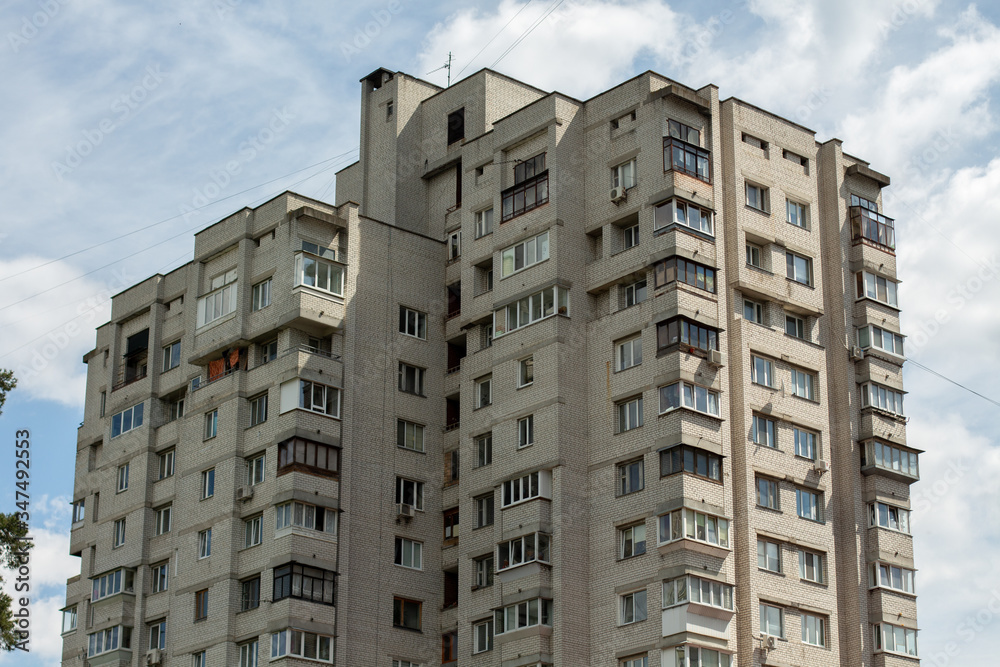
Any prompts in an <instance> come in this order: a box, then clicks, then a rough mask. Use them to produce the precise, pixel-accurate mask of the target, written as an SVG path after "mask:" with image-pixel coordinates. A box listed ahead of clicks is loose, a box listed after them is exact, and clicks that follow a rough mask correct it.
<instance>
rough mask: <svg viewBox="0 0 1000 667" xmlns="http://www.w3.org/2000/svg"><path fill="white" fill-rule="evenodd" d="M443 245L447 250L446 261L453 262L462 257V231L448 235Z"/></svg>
mask: <svg viewBox="0 0 1000 667" xmlns="http://www.w3.org/2000/svg"><path fill="white" fill-rule="evenodd" d="M445 245H446V246H447V248H448V261H449V262H451V261H454V260H456V259H458V258H459V257H461V256H462V230H457V231H454V232H452V233H450V234H448V240H447V241H446V243H445Z"/></svg>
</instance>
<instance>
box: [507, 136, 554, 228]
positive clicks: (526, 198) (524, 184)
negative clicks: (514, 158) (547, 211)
mask: <svg viewBox="0 0 1000 667" xmlns="http://www.w3.org/2000/svg"><path fill="white" fill-rule="evenodd" d="M500 200H501V203H502V206H503V209H502V215H501V219H500V222H507V221H508V220H510V219H511V218H515V217H517V216H519V215H522V214H524V213H527V212H528V211H531V210H533V209H535V208H537V207H539V206H541V205H542V204H545V203H547V202H548V201H549V172H548V171H546V170H545V153H540V154H539V155H536V156H535V157H532V158H528V159H527V160H524V161H522V162H519V163H518V164H517V165H515V167H514V186H513V187H510V188H507V189H506V190H504V191H503V192H502V193H500Z"/></svg>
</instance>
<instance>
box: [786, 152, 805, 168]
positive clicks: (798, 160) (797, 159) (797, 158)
mask: <svg viewBox="0 0 1000 667" xmlns="http://www.w3.org/2000/svg"><path fill="white" fill-rule="evenodd" d="M781 156H782V157H784V158H785V159H786V160H788V161H789V162H794V163H795V164H797V165H799V166H802V167H808V165H809V160H808V159H806V158H804V157H802V156H801V155H799V154H798V153H793V152H792V151H790V150H786V149H782V150H781Z"/></svg>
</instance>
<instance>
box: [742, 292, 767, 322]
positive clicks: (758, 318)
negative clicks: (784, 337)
mask: <svg viewBox="0 0 1000 667" xmlns="http://www.w3.org/2000/svg"><path fill="white" fill-rule="evenodd" d="M748 315H749V316H748ZM743 319H744V320H746V321H747V322H753V323H754V324H760V325H761V326H767V325H765V324H764V304H762V303H761V302H759V301H754V300H753V299H747V298H746V297H744V298H743Z"/></svg>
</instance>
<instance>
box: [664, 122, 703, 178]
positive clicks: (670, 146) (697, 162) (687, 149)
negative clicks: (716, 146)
mask: <svg viewBox="0 0 1000 667" xmlns="http://www.w3.org/2000/svg"><path fill="white" fill-rule="evenodd" d="M667 134H668V136H666V137H663V171H670V170H674V171H679V172H681V173H683V174H688V175H689V176H694V177H695V178H697V179H698V180H699V181H704V182H706V183H711V182H712V170H711V163H710V157H711V153H709V152H708V151H707V150H705V149H703V148H700V147H699V145H700V143H701V132H699V131H698V130H696V129H694V128H693V127H688V126H687V125H684V124H683V123H679V122H677V121H676V120H671V121H669V123H668V127H667Z"/></svg>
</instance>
